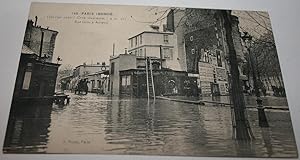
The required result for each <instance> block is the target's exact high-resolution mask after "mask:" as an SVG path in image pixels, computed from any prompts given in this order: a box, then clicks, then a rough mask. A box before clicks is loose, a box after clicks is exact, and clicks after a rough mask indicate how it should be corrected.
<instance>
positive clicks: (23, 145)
mask: <svg viewBox="0 0 300 160" xmlns="http://www.w3.org/2000/svg"><path fill="white" fill-rule="evenodd" d="M51 111H52V103H38V102H35V103H18V104H16V103H15V104H13V105H12V107H11V111H10V116H9V121H8V126H7V131H6V138H5V142H4V147H3V152H4V153H9V152H13V153H26V152H37V153H43V152H46V148H47V147H46V146H47V142H48V127H49V126H50V123H51V118H50V115H51Z"/></svg>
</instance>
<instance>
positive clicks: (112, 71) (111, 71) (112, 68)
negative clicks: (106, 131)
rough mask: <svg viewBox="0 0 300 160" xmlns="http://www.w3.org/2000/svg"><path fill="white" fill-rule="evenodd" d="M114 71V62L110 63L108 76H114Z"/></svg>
mask: <svg viewBox="0 0 300 160" xmlns="http://www.w3.org/2000/svg"><path fill="white" fill-rule="evenodd" d="M114 71H115V62H112V63H111V68H110V74H114Z"/></svg>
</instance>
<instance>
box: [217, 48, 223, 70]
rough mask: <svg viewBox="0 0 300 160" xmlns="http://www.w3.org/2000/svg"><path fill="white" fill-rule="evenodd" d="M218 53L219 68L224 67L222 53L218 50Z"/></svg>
mask: <svg viewBox="0 0 300 160" xmlns="http://www.w3.org/2000/svg"><path fill="white" fill-rule="evenodd" d="M216 53H217V63H218V67H222V58H221V52H220V51H218V50H217V51H216Z"/></svg>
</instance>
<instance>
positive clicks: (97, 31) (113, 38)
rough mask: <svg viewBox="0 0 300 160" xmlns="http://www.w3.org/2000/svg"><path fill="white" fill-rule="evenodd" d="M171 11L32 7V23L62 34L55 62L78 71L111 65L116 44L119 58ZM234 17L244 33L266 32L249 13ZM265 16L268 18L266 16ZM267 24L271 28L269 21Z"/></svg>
mask: <svg viewBox="0 0 300 160" xmlns="http://www.w3.org/2000/svg"><path fill="white" fill-rule="evenodd" d="M167 9H168V8H163V7H151V6H124V5H122V6H121V5H120V6H119V5H97V4H92V5H88V4H59V3H32V5H31V9H30V13H29V19H32V20H34V19H35V16H37V17H38V22H37V25H39V26H42V27H44V28H47V27H49V29H52V30H56V31H58V32H59V33H58V35H57V38H56V43H55V49H54V56H53V57H54V58H53V61H55V60H56V58H57V57H58V56H59V57H60V58H61V59H62V62H61V63H62V64H63V66H66V65H71V66H72V67H76V66H77V65H80V64H83V63H87V64H90V63H94V64H95V63H97V62H100V63H101V62H106V63H108V61H109V57H110V56H111V55H112V50H113V49H112V48H113V44H115V55H117V54H120V53H124V50H125V48H128V45H129V42H128V38H129V37H132V36H134V35H137V34H138V33H140V32H142V31H147V30H151V28H150V27H149V25H150V23H147V22H155V21H156V20H157V19H158V18H160V17H166V13H165V12H164V11H166V10H167ZM97 13H98V14H102V15H97ZM233 13H234V14H236V15H238V16H240V25H241V26H243V29H246V30H249V31H250V32H251V30H252V31H253V30H258V31H259V32H263V31H261V30H263V28H262V27H260V26H257V24H254V21H253V19H251V17H249V15H248V14H246V12H243V11H236V12H233ZM91 14H93V15H91ZM103 14H109V15H103ZM163 14H165V15H163ZM261 14H263V15H264V16H267V17H268V14H267V13H265V12H262V13H261ZM162 15H163V16H162ZM253 15H254V18H255V19H257V20H258V21H260V22H262V21H261V20H262V19H260V17H261V16H260V17H255V13H253ZM256 16H257V15H256ZM83 18H85V19H83ZM87 18H98V19H87ZM75 21H76V22H75ZM165 21H166V19H163V20H161V21H158V22H157V23H155V24H156V25H159V26H160V27H161V28H162V24H163V23H165ZM83 22H85V23H83ZM92 22H94V23H93V24H92ZM96 22H98V23H96ZM264 23H267V25H270V22H269V20H267V22H264ZM262 24H263V23H262ZM253 34H255V33H253Z"/></svg>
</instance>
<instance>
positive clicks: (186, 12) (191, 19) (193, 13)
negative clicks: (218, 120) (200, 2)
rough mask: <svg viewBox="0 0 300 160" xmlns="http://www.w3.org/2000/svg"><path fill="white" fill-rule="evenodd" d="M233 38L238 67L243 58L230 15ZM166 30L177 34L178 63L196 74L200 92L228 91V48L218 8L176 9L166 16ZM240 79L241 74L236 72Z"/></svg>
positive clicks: (234, 21)
mask: <svg viewBox="0 0 300 160" xmlns="http://www.w3.org/2000/svg"><path fill="white" fill-rule="evenodd" d="M232 19H233V24H232V25H233V28H232V31H233V40H234V44H235V49H236V52H237V58H238V61H239V62H240V66H241V65H242V63H243V62H244V61H245V59H244V56H243V48H242V43H241V37H240V32H239V28H238V18H237V17H235V16H233V17H232ZM166 26H167V28H166V30H167V31H173V32H174V34H175V35H176V36H177V42H179V43H178V55H179V56H178V57H184V58H180V64H181V65H182V66H184V65H185V66H186V68H185V69H186V71H187V72H188V73H190V74H189V76H193V77H197V82H198V88H199V90H200V92H201V94H202V95H226V94H228V93H229V82H228V81H229V65H228V62H227V59H228V47H227V43H226V37H225V33H226V32H225V28H224V20H223V17H222V14H221V12H220V11H218V10H206V9H176V10H172V11H171V12H169V14H168V16H167V25H166ZM240 75H241V79H242V80H245V77H246V76H245V75H243V74H242V72H241V71H240Z"/></svg>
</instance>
